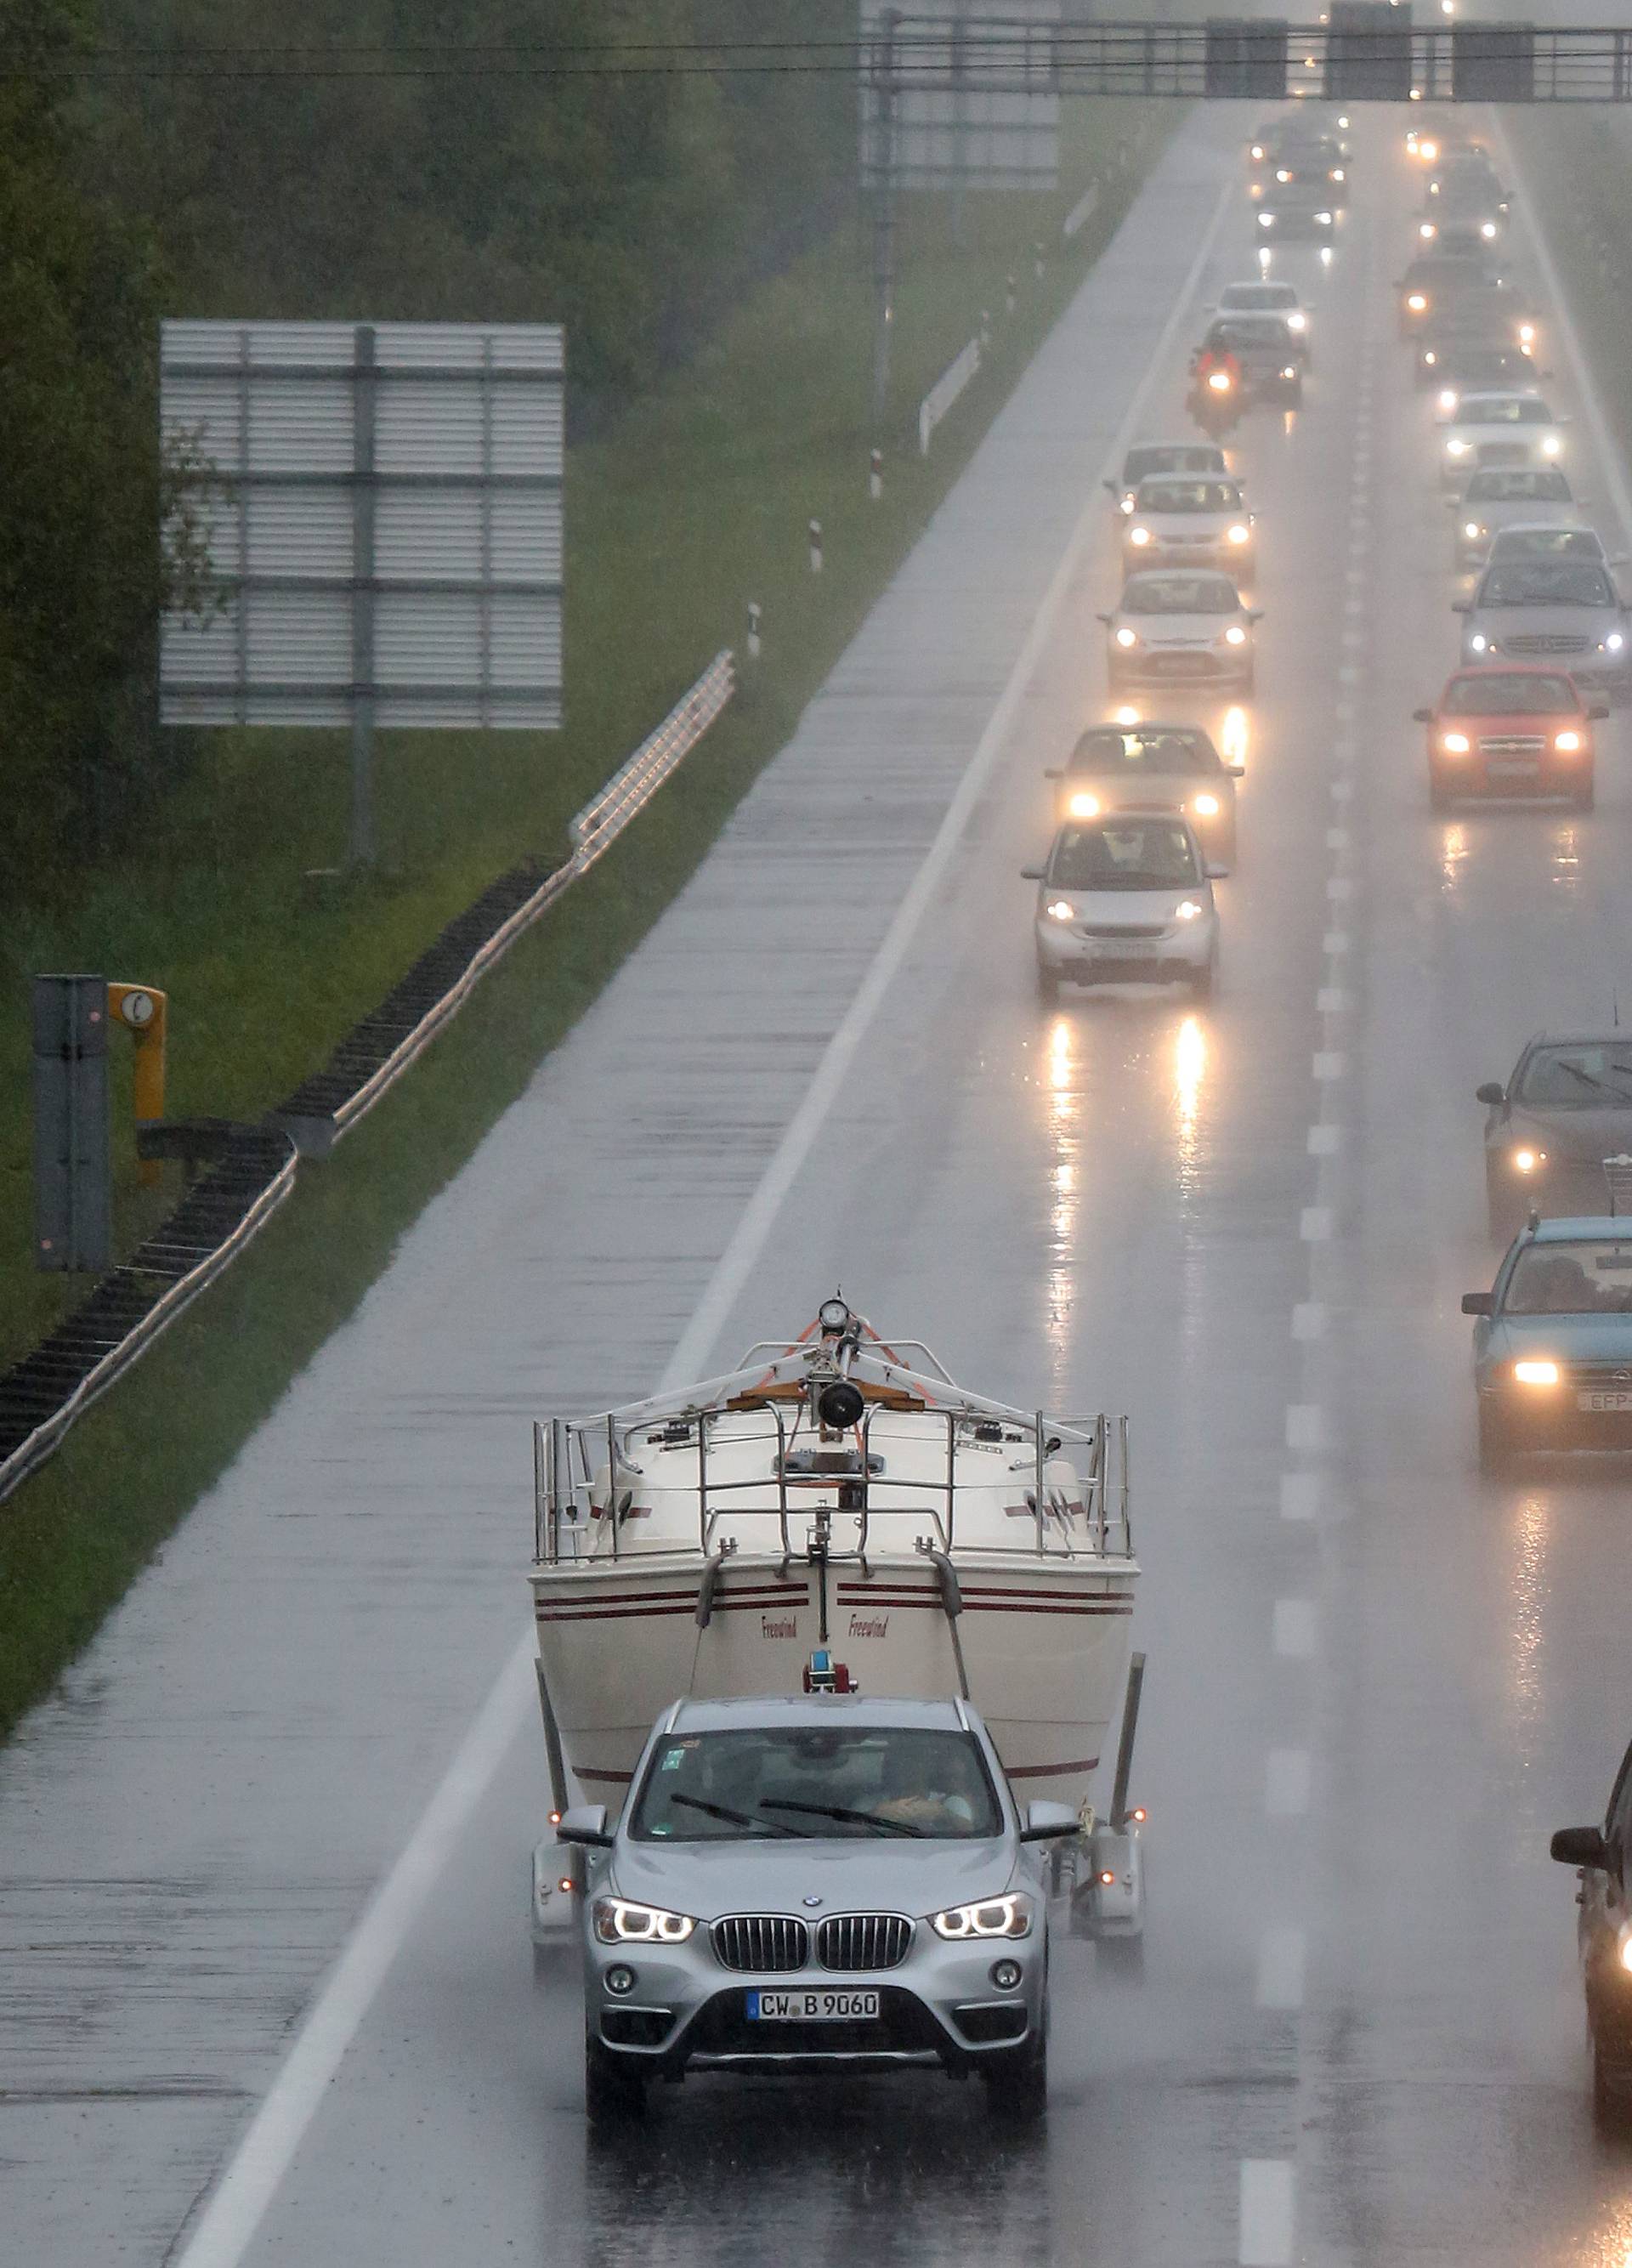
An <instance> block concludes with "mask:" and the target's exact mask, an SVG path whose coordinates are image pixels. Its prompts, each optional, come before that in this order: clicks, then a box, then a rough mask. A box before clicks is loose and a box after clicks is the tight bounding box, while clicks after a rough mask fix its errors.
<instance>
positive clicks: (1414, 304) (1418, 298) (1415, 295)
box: [1406, 291, 1428, 315]
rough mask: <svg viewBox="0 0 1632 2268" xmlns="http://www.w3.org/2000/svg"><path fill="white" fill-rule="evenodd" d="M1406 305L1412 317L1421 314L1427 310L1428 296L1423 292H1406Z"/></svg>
mask: <svg viewBox="0 0 1632 2268" xmlns="http://www.w3.org/2000/svg"><path fill="white" fill-rule="evenodd" d="M1406 305H1407V306H1408V307H1409V309H1410V310H1411V313H1413V314H1414V315H1420V314H1422V313H1425V312H1426V310H1427V306H1428V295H1427V293H1426V292H1424V291H1408V293H1407V294H1406Z"/></svg>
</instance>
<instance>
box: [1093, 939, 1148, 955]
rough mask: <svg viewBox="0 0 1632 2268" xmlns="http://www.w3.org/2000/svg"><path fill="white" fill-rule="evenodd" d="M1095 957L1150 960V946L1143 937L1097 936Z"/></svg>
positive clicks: (1094, 947) (1094, 943) (1094, 950)
mask: <svg viewBox="0 0 1632 2268" xmlns="http://www.w3.org/2000/svg"><path fill="white" fill-rule="evenodd" d="M1093 957H1094V959H1095V960H1096V961H1149V959H1150V944H1149V943H1147V941H1146V940H1145V939H1143V938H1142V937H1097V938H1095V939H1094V941H1093Z"/></svg>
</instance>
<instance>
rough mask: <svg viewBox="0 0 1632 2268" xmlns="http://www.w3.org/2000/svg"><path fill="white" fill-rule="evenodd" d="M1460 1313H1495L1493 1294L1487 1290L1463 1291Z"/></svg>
mask: <svg viewBox="0 0 1632 2268" xmlns="http://www.w3.org/2000/svg"><path fill="white" fill-rule="evenodd" d="M1462 1313H1463V1314H1465V1315H1490V1314H1495V1313H1496V1307H1495V1295H1494V1293H1492V1292H1463V1294H1462Z"/></svg>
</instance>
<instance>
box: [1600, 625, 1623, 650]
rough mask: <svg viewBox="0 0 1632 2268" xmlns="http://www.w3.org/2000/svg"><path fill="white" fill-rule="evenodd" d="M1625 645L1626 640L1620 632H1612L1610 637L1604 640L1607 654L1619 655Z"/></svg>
mask: <svg viewBox="0 0 1632 2268" xmlns="http://www.w3.org/2000/svg"><path fill="white" fill-rule="evenodd" d="M1624 644H1626V640H1625V638H1623V637H1621V633H1620V631H1619V630H1611V632H1610V633H1609V636H1608V637H1606V639H1605V640H1604V651H1605V652H1606V653H1619V652H1620V651H1621V647H1622V646H1623V645H1624Z"/></svg>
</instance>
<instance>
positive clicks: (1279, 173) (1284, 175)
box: [1275, 166, 1292, 181]
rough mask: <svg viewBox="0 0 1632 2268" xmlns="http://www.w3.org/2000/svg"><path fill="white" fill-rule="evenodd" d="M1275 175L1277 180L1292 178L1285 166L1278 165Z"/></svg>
mask: <svg viewBox="0 0 1632 2268" xmlns="http://www.w3.org/2000/svg"><path fill="white" fill-rule="evenodd" d="M1291 178H1292V177H1291V175H1290V173H1288V172H1287V170H1286V168H1285V166H1276V168H1275V179H1276V180H1277V181H1290V180H1291Z"/></svg>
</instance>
